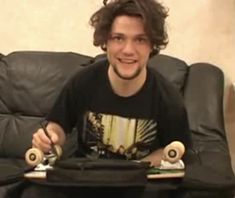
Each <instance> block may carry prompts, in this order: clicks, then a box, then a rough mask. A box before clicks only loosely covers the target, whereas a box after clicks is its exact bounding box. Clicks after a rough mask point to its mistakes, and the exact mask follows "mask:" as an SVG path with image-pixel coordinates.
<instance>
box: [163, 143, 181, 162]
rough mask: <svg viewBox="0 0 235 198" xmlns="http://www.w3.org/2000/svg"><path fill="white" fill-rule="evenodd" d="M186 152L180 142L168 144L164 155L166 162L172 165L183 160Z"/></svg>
mask: <svg viewBox="0 0 235 198" xmlns="http://www.w3.org/2000/svg"><path fill="white" fill-rule="evenodd" d="M184 152H185V147H184V145H183V144H182V143H181V142H179V141H173V142H172V143H170V144H168V145H167V146H166V147H165V148H164V150H163V155H164V158H165V159H164V160H166V161H168V162H170V163H175V162H177V161H179V160H180V159H181V158H182V156H183V154H184Z"/></svg>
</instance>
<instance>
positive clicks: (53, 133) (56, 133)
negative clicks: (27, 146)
mask: <svg viewBox="0 0 235 198" xmlns="http://www.w3.org/2000/svg"><path fill="white" fill-rule="evenodd" d="M46 129H47V131H48V135H49V136H50V138H49V137H47V135H46V134H45V132H44V130H43V129H42V128H40V129H38V130H37V131H36V132H35V133H34V134H33V139H32V146H33V147H36V148H38V149H40V150H41V151H43V152H44V153H47V152H48V151H50V150H51V144H52V143H53V144H58V145H60V146H62V145H63V144H64V142H65V139H66V136H65V132H64V130H63V128H62V127H61V126H60V125H59V124H57V123H55V122H49V123H48V124H47V127H46ZM50 139H51V140H50ZM51 141H52V142H51Z"/></svg>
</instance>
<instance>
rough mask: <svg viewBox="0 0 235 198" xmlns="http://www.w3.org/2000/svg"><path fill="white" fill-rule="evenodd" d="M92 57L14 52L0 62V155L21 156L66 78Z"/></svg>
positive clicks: (72, 54) (58, 53) (61, 53)
mask: <svg viewBox="0 0 235 198" xmlns="http://www.w3.org/2000/svg"><path fill="white" fill-rule="evenodd" d="M90 60H91V57H89V56H85V55H81V54H75V53H70V52H68V53H63V52H14V53H11V54H9V55H7V56H3V57H2V58H1V61H0V156H1V157H2V156H8V157H20V156H24V153H25V151H26V149H28V148H30V147H31V139H32V133H33V132H34V131H35V130H36V129H37V128H38V127H39V125H38V124H39V122H40V121H41V120H42V119H43V118H44V117H45V115H46V114H47V112H48V111H49V110H50V108H51V106H52V104H53V103H54V101H55V98H56V97H57V95H58V94H59V92H60V90H61V88H62V87H63V86H64V84H65V83H66V82H67V81H68V79H69V78H70V77H71V76H72V75H74V73H76V72H78V71H79V70H80V69H81V68H82V67H83V66H82V65H83V64H86V63H88V62H89V61H90Z"/></svg>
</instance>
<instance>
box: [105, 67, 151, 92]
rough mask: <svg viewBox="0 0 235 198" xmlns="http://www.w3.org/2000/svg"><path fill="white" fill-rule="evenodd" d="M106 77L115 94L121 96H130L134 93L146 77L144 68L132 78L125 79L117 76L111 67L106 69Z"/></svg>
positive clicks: (141, 85)
mask: <svg viewBox="0 0 235 198" xmlns="http://www.w3.org/2000/svg"><path fill="white" fill-rule="evenodd" d="M108 78H109V82H110V84H111V87H112V89H113V91H114V92H115V94H117V95H119V96H122V97H130V96H132V95H134V94H136V93H137V92H138V91H139V90H140V89H141V88H142V87H143V85H144V83H145V80H146V78H147V70H146V68H145V69H144V70H143V71H142V72H141V73H140V74H139V75H138V76H137V77H135V78H134V79H131V80H125V79H122V78H120V77H119V76H117V75H116V74H115V73H114V71H113V70H112V68H111V67H109V70H108Z"/></svg>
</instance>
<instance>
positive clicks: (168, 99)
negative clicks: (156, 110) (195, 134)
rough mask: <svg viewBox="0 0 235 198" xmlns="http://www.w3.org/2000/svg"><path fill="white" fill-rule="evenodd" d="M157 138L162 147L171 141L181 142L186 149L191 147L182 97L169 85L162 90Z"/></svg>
mask: <svg viewBox="0 0 235 198" xmlns="http://www.w3.org/2000/svg"><path fill="white" fill-rule="evenodd" d="M158 124H159V126H158V128H159V129H158V130H159V138H160V145H161V146H162V147H164V146H166V145H167V144H169V143H171V142H172V141H176V140H177V141H181V142H182V143H183V144H184V145H185V147H186V148H191V147H192V139H191V132H190V129H189V123H188V117H187V111H186V108H185V105H184V101H183V97H182V96H181V95H180V93H179V91H178V90H177V89H175V87H174V86H172V85H171V84H168V83H167V84H165V85H164V87H163V89H162V95H161V101H160V114H159V123H158Z"/></svg>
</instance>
